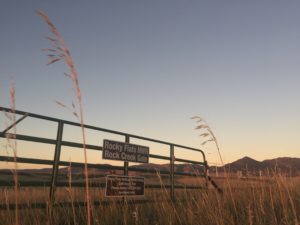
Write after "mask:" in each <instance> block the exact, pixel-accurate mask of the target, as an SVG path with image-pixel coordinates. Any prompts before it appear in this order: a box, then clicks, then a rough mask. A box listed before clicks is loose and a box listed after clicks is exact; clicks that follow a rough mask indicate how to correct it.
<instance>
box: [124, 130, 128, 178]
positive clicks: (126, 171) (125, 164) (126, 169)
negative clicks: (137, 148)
mask: <svg viewBox="0 0 300 225" xmlns="http://www.w3.org/2000/svg"><path fill="white" fill-rule="evenodd" d="M125 142H126V143H129V136H128V135H126V136H125ZM128 166H129V162H128V161H127V162H124V176H128Z"/></svg>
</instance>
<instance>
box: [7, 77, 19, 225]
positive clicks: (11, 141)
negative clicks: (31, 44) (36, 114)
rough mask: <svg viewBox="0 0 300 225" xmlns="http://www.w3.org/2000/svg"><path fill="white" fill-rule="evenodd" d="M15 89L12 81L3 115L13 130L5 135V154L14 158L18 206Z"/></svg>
mask: <svg viewBox="0 0 300 225" xmlns="http://www.w3.org/2000/svg"><path fill="white" fill-rule="evenodd" d="M15 109H16V89H15V84H14V81H13V80H11V83H10V112H9V113H5V117H6V119H7V120H8V122H9V123H10V124H11V125H10V126H8V128H7V129H11V128H12V129H13V131H12V133H11V132H10V133H9V134H6V152H7V154H10V150H11V151H12V154H13V158H14V168H13V169H12V174H13V180H14V196H15V205H16V206H18V204H19V184H18V162H17V156H18V154H17V153H18V152H17V140H16V134H17V126H16V113H15ZM15 224H16V225H18V224H19V209H18V207H16V210H15Z"/></svg>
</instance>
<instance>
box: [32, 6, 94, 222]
mask: <svg viewBox="0 0 300 225" xmlns="http://www.w3.org/2000/svg"><path fill="white" fill-rule="evenodd" d="M37 14H38V15H39V16H40V17H41V18H42V19H43V21H44V22H45V23H46V24H47V25H48V27H49V29H50V32H51V33H52V36H51V37H47V39H48V40H49V42H50V44H51V47H50V48H46V49H44V51H46V52H47V53H48V58H49V62H48V65H50V64H52V63H55V62H58V61H60V60H62V61H64V62H65V64H66V66H67V68H68V71H69V73H64V74H65V75H66V76H67V77H69V78H70V79H71V81H72V85H73V90H74V93H75V96H76V103H77V106H78V108H79V113H78V112H77V110H76V108H77V107H76V105H75V104H74V103H73V104H72V109H73V114H74V115H75V116H76V118H78V120H79V122H80V125H81V133H82V140H83V152H84V163H85V167H84V173H85V184H86V186H85V191H86V202H87V224H88V225H90V224H91V209H90V195H89V181H88V166H87V162H88V160H87V150H86V135H85V129H84V117H83V107H82V95H81V90H80V86H79V80H78V74H77V71H76V68H75V65H74V62H73V58H72V56H71V53H70V51H69V49H68V47H67V45H66V43H65V41H64V39H63V37H62V35H61V34H60V33H59V31H58V30H57V28H56V27H55V26H54V24H53V23H52V22H51V20H50V19H49V17H48V16H47V15H46V13H44V12H43V11H41V10H39V11H37ZM61 105H63V104H61ZM63 106H64V105H63Z"/></svg>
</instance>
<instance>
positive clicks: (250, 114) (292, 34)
mask: <svg viewBox="0 0 300 225" xmlns="http://www.w3.org/2000/svg"><path fill="white" fill-rule="evenodd" d="M36 10H43V11H44V12H46V14H47V15H48V16H49V17H50V19H51V21H52V22H53V23H54V24H55V26H56V27H57V29H58V30H59V31H60V33H61V34H62V36H63V37H64V40H65V42H66V43H67V45H68V47H69V49H70V51H71V54H72V56H73V59H74V62H75V66H76V69H77V71H78V75H79V83H80V88H81V91H82V97H83V109H84V121H85V123H86V124H90V125H94V126H99V127H103V128H108V129H113V130H118V131H122V132H127V133H131V134H137V135H141V136H145V137H150V138H155V139H159V140H164V141H168V142H174V143H178V144H182V145H187V146H191V147H196V148H200V149H202V150H203V151H204V152H205V153H206V155H207V157H208V161H209V163H210V164H211V165H213V164H215V163H220V159H219V155H218V153H217V149H216V147H215V146H214V145H213V144H209V145H205V146H201V143H202V142H203V138H201V137H199V134H200V133H201V131H199V130H195V129H194V128H195V126H196V124H195V122H194V121H192V120H191V119H190V117H192V116H195V115H200V116H202V117H203V118H205V120H206V121H207V122H208V124H209V125H210V127H211V129H212V130H213V132H214V133H215V136H216V138H217V140H218V143H219V145H220V151H221V154H222V157H223V160H224V161H225V162H232V161H234V160H237V159H239V158H241V157H244V156H249V157H252V158H254V159H256V160H264V159H271V158H277V157H284V156H288V157H300V138H299V134H300V131H299V127H300V118H299V112H300V101H299V99H300V91H299V86H300V26H299V24H300V14H299V11H300V2H299V1H293V0H292V1H283V0H282V1H278V0H272V1H271V0H265V1H261V0H253V1H238V0H227V1H220V0H209V1H208V0H201V1H193V0H190V1H179V0H164V1H161V0H154V1H146V0H140V1H132V0H128V1H121V0H118V1H117V0H112V1H84V2H83V1H75V0H72V1H70V0H69V1H67V0H66V1H58V0H55V1H38V0H27V1H16V0H9V1H8V0H7V1H6V0H3V1H2V2H1V7H0V28H1V35H0V40H1V42H0V105H1V106H4V107H8V106H9V104H10V96H9V86H10V82H11V80H14V83H15V89H16V108H17V109H19V110H23V111H28V112H33V113H37V114H42V115H47V116H51V117H57V118H61V119H66V120H71V121H77V119H76V118H75V117H74V116H73V115H72V113H70V111H68V110H66V109H65V108H63V107H61V106H59V105H57V104H56V101H60V102H62V103H64V104H65V105H68V106H70V105H71V104H72V101H75V96H74V92H73V90H72V83H71V82H70V80H69V79H68V78H67V77H65V76H64V75H63V73H64V72H66V71H67V68H66V66H65V65H64V64H63V63H62V62H58V63H55V64H52V65H48V66H47V65H46V64H47V56H46V54H45V52H43V51H41V49H44V48H48V47H49V43H48V42H47V40H46V39H45V37H46V36H49V35H50V32H49V30H48V27H47V25H46V24H45V23H44V22H43V21H42V20H41V18H39V17H38V16H37V15H36ZM1 120H2V122H1V126H2V127H3V128H4V127H5V124H6V123H7V121H6V122H5V118H4V117H3V116H2V117H1ZM30 121H31V120H29V121H28V122H26V123H25V121H24V125H21V124H20V126H18V127H17V129H18V132H20V133H22V132H23V131H24V132H25V133H26V132H27V133H28V132H29V133H33V134H34V135H35V134H37V135H45V136H51V135H52V136H53V137H54V138H55V136H56V133H55V132H56V131H55V129H56V128H55V127H54V126H53V124H51V125H49V126H48V124H42V125H41V124H38V123H36V122H33V123H32V124H30V123H29V122H30ZM76 132H77V131H74V130H72V129H70V132H69V138H70V139H72V140H73V139H78V137H77V136H78V134H77V133H76ZM75 133H76V134H75ZM52 136H51V137H52ZM79 138H80V135H79ZM101 138H102V137H101ZM101 138H100V137H99V136H97V134H93V135H91V138H90V140H91V142H92V143H93V144H98V145H101V144H102V143H101ZM1 141H2V143H1V146H2V150H1V152H0V154H1V155H5V154H8V153H7V152H6V151H5V150H4V148H3V146H4V144H5V143H4V140H1ZM19 147H20V149H19V152H20V154H21V155H22V154H23V156H24V157H33V156H36V157H42V158H43V157H46V158H52V157H53V155H52V154H53V153H52V152H51V151H49V152H50V153H49V152H48V151H46V150H45V149H47V148H46V147H40V146H39V147H35V146H34V145H33V144H29V143H20V144H19ZM48 147H49V148H50V149H51V148H52V146H48ZM41 148H43V150H41ZM159 148H160V147H157V149H156V151H158V152H159V151H162V150H159ZM22 149H24V150H22ZM151 151H152V152H155V146H154V147H151V148H150V153H151ZM167 151H168V150H166V152H167ZM180 151H181V150H178V151H177V152H176V154H179V155H180V156H181V157H184V156H186V157H187V158H192V159H193V158H195V157H198V156H195V155H194V153H191V152H184V151H182V152H180ZM66 152H67V150H66ZM70 152H71V150H70ZM166 152H164V153H163V154H168V153H166ZM68 154H69V155H68ZM68 154H67V153H66V154H65V155H64V157H65V159H66V160H67V159H69V158H70V157H72V159H71V160H74V161H77V160H79V161H80V160H82V153H81V152H80V151H76V153H68ZM91 154H92V153H91ZM93 154H94V153H93ZM67 155H68V156H67ZM70 155H71V156H70ZM95 157H96V158H97V157H98V158H97V160H98V159H100V158H101V156H96V155H95ZM95 157H94V156H93V155H91V156H90V158H91V159H93V160H95V162H100V161H97V160H96V159H95Z"/></svg>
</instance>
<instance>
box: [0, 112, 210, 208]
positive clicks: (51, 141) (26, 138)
mask: <svg viewBox="0 0 300 225" xmlns="http://www.w3.org/2000/svg"><path fill="white" fill-rule="evenodd" d="M0 111H2V112H6V113H15V114H18V115H22V117H21V118H19V119H18V120H17V121H15V123H13V124H11V125H10V126H8V127H7V128H6V129H5V130H3V131H2V132H0V138H6V137H7V136H9V137H10V138H15V139H16V140H22V141H30V142H38V143H45V144H53V145H55V151H54V157H53V160H43V159H33V158H21V157H17V158H16V159H14V158H13V157H4V156H0V161H6V162H14V161H15V160H16V162H17V163H30V164H44V165H53V167H52V175H51V182H50V183H47V182H44V183H43V184H44V185H45V184H46V185H47V186H49V187H50V191H49V198H50V203H51V204H54V203H55V191H56V187H57V186H66V185H67V184H65V185H62V184H59V185H58V183H57V176H58V171H59V166H69V165H68V162H64V161H61V160H60V154H61V147H62V146H68V147H75V148H83V144H80V143H77V142H69V141H64V140H63V128H64V125H71V126H77V127H81V126H83V127H84V128H85V129H91V130H97V131H101V132H105V133H110V134H117V135H121V136H124V137H125V142H126V143H130V138H134V139H138V140H144V141H150V142H154V143H159V144H163V145H168V146H169V151H170V154H169V155H170V156H169V157H167V156H162V155H154V154H149V158H157V159H163V160H169V163H170V171H169V172H168V171H159V172H160V173H162V174H169V179H170V185H169V190H170V199H171V200H172V201H174V200H175V189H176V188H180V186H176V185H175V179H174V176H175V175H183V176H199V177H204V178H205V181H206V183H205V184H206V188H207V186H208V180H209V178H210V177H209V176H208V174H207V171H208V164H207V161H206V157H205V154H204V152H203V151H202V150H201V149H197V148H192V147H188V146H184V145H179V144H175V143H171V142H165V141H161V140H157V139H152V138H147V137H143V136H138V135H134V134H129V133H124V132H120V131H115V130H110V129H105V128H100V127H96V126H91V125H86V124H84V125H81V124H80V123H76V122H72V121H67V120H61V119H57V118H54V117H48V116H43V115H39V114H34V113H29V112H25V111H20V110H12V109H9V108H5V107H0ZM27 117H31V118H36V119H42V120H46V121H52V122H55V123H57V138H56V139H48V138H41V137H35V136H28V135H21V134H14V135H12V134H11V133H8V131H9V130H10V129H11V128H13V127H14V126H16V125H17V124H18V123H20V122H21V121H23V120H24V119H25V118H27ZM175 147H177V148H181V149H187V150H190V151H195V152H200V153H201V154H202V159H203V161H194V160H187V159H180V158H175ZM86 149H91V150H100V151H102V147H101V146H97V145H88V144H87V145H86ZM175 162H183V163H191V164H196V165H201V166H203V167H204V174H192V173H179V172H175ZM72 165H73V166H79V167H82V166H83V165H84V163H78V162H72ZM87 165H88V167H90V168H91V167H92V168H99V169H110V170H111V169H115V170H122V169H123V173H124V175H126V176H127V175H128V171H138V172H151V173H156V172H157V171H153V170H152V171H151V170H144V169H141V168H130V167H129V162H124V166H123V167H121V166H107V165H97V164H87ZM37 183H38V182H37ZM13 185H14V184H11V183H8V182H7V183H5V182H4V183H2V184H1V183H0V187H1V186H13ZM35 185H36V184H35ZM35 185H34V184H33V183H30V182H27V184H26V182H25V183H24V182H23V183H19V186H20V187H22V186H35ZM154 186H155V185H148V186H146V187H148V188H151V187H152V188H155V187H154ZM166 186H167V185H166ZM183 188H186V189H195V188H200V187H195V186H184V187H183ZM1 208H2V207H0V209H1Z"/></svg>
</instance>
